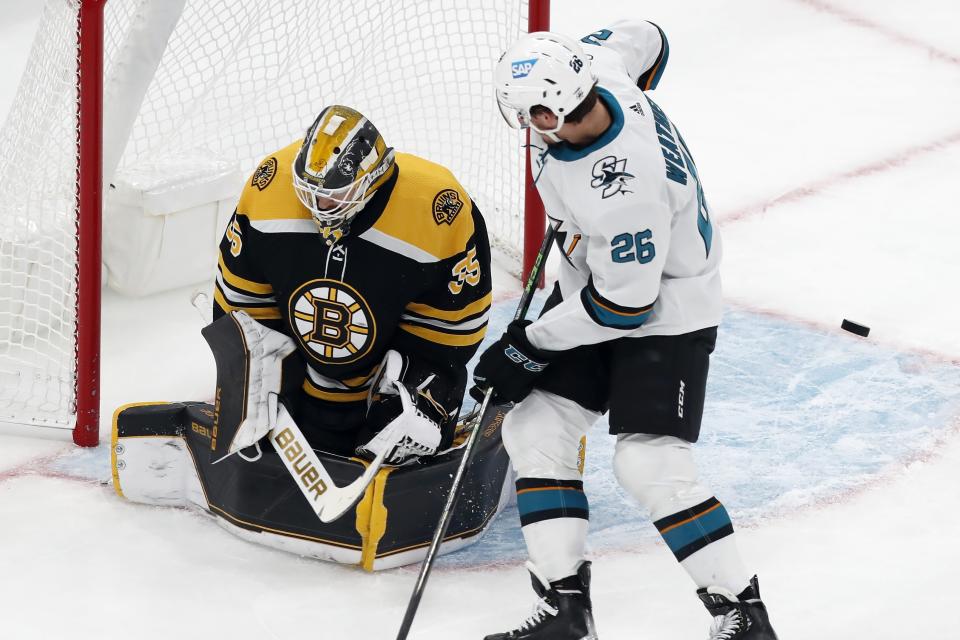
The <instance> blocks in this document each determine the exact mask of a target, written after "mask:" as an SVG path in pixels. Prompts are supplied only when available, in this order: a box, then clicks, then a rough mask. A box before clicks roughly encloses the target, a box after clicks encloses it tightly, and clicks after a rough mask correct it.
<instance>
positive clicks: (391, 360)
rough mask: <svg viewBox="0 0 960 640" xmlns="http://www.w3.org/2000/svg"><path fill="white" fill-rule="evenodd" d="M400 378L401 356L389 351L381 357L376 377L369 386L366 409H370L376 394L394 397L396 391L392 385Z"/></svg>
mask: <svg viewBox="0 0 960 640" xmlns="http://www.w3.org/2000/svg"><path fill="white" fill-rule="evenodd" d="M402 376H403V356H402V355H400V353H399V352H398V351H395V350H393V349H390V350H388V351H387V353H386V355H384V356H383V361H382V362H381V363H380V369H379V370H378V371H377V377H376V378H374V380H373V383H372V384H371V385H370V393H368V394H367V409H369V408H370V405H371V404H372V403H373V401H374V399H375V398H376V396H377V394H382V395H395V394H396V393H397V389H396V387H394V385H393V383H394V382H396V381H398V380H400V378H401V377H402Z"/></svg>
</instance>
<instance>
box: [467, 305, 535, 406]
mask: <svg viewBox="0 0 960 640" xmlns="http://www.w3.org/2000/svg"><path fill="white" fill-rule="evenodd" d="M529 324H530V320H514V321H513V322H511V323H510V326H508V327H507V330H506V331H505V332H504V334H503V335H502V336H500V339H499V340H497V341H496V342H494V343H493V344H492V345H490V347H489V348H488V349H487V350H486V351H484V352H483V354H481V356H480V361H479V362H478V363H477V366H476V368H475V369H474V370H473V382H474V384H475V386H474V387H473V388H471V389H470V395H471V396H473V398H474V400H476V401H477V402H481V401H482V400H483V396H484V394H485V393H486V391H487V389H489V388H490V387H493V389H494V397H493V398H492V400H493V401H494V402H497V403H502V402H504V401H506V402H520V401H521V400H523V399H524V398H526V397H527V396H528V395H530V392H531V391H533V386H534V384H535V383H536V380H537V378H538V377H539V376H540V374H541V373H543V370H544V369H546V368H547V365H548V364H550V360H551V359H552V358H553V356H554V353H553V352H550V351H543V350H541V349H537V348H536V347H535V346H533V345H532V344H530V340H529V339H527V331H526V328H527V325H529Z"/></svg>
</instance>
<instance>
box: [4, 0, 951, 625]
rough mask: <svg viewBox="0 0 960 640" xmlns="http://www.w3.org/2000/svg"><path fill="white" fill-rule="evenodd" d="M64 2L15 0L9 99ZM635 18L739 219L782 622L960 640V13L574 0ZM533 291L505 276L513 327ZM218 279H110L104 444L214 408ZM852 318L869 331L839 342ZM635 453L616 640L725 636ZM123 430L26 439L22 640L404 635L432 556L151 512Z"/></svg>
mask: <svg viewBox="0 0 960 640" xmlns="http://www.w3.org/2000/svg"><path fill="white" fill-rule="evenodd" d="M40 4H41V3H40V2H39V1H38V2H33V3H24V2H22V1H21V0H0V15H3V16H4V20H3V23H2V26H0V55H3V57H4V73H3V74H2V75H0V113H2V112H3V111H4V110H5V109H6V106H7V105H8V104H9V100H10V98H11V95H12V89H13V87H14V86H15V83H16V76H17V75H18V73H19V68H21V66H22V61H23V60H24V59H25V56H26V47H27V46H28V43H29V41H30V37H31V32H32V28H33V24H34V21H35V18H36V15H37V13H38V12H39V5H40ZM620 15H634V16H640V17H643V18H647V19H650V20H653V21H655V22H657V23H658V24H659V25H660V26H661V27H663V28H664V30H665V31H666V32H667V34H668V36H669V38H670V43H671V58H670V63H669V66H668V68H667V70H666V73H665V75H664V79H663V82H662V85H661V88H660V89H658V91H657V101H658V103H660V104H661V105H662V106H663V107H664V109H665V110H666V111H667V112H668V114H669V115H670V116H671V118H672V119H674V120H675V121H676V122H677V124H678V126H679V127H680V128H681V130H682V131H683V133H684V137H685V138H686V139H687V140H688V141H689V142H690V144H691V146H692V151H693V153H694V155H695V156H696V159H697V163H698V167H699V169H700V173H701V174H702V177H703V180H704V183H705V188H706V190H707V196H708V198H709V199H710V202H711V205H712V207H713V212H714V216H715V219H716V220H718V221H719V224H720V228H721V232H722V233H723V235H724V239H725V249H726V251H725V264H724V282H725V290H726V292H727V296H728V300H729V302H730V304H729V305H728V312H727V315H726V317H725V323H724V325H723V328H722V330H721V334H720V340H719V344H718V349H717V352H716V356H715V358H714V360H713V369H712V373H711V380H710V389H709V395H708V401H707V412H706V417H705V420H704V429H703V438H702V440H701V442H700V444H698V446H697V447H696V455H697V457H698V459H699V460H700V462H701V465H702V473H703V476H704V478H705V479H706V480H707V481H708V482H709V483H710V484H711V485H712V486H713V487H714V488H715V489H716V491H717V493H718V495H719V496H720V497H721V499H723V500H724V501H725V502H726V503H727V504H728V505H729V506H730V509H731V511H732V513H733V515H734V518H735V520H736V524H737V527H738V539H739V544H740V547H741V549H742V550H743V552H744V556H745V558H746V560H747V562H748V564H749V565H750V567H751V568H753V569H755V570H756V571H757V572H758V573H759V574H760V578H761V582H762V585H763V590H764V595H765V599H766V600H767V602H768V604H769V606H770V609H771V612H772V613H773V616H774V620H775V621H776V624H777V627H778V630H779V632H780V635H781V637H783V638H785V639H787V638H793V639H794V640H798V639H799V640H803V639H810V640H824V639H833V638H836V639H844V640H846V639H853V638H857V639H859V638H871V640H901V639H902V638H935V639H937V640H941V639H942V640H947V639H952V638H955V637H958V634H957V631H956V621H955V619H954V615H953V612H954V610H955V607H956V601H957V597H956V590H955V589H956V587H955V584H956V575H957V574H958V572H960V545H957V544H956V540H957V539H958V537H960V509H957V508H956V505H957V504H960V472H958V469H960V438H958V437H957V431H958V428H960V420H958V416H960V407H958V396H960V394H958V392H957V390H958V383H960V379H958V378H960V374H958V365H957V363H958V362H960V337H958V336H960V332H957V330H956V327H957V322H956V318H957V316H958V313H960V301H958V296H957V289H958V287H957V282H960V258H958V254H957V251H956V244H957V243H956V239H957V237H958V235H960V218H958V217H957V214H956V203H957V201H958V195H960V194H958V192H957V189H958V182H957V180H956V176H957V175H960V152H958V149H960V111H958V109H957V104H960V82H958V75H960V37H958V36H960V10H958V8H957V5H956V3H954V2H949V1H947V0H917V1H916V2H912V3H902V2H893V1H892V0H887V1H873V0H870V1H867V0H738V1H737V2H733V1H728V2H711V3H703V2H695V1H694V0H678V1H676V2H665V3H659V4H649V3H646V4H641V3H634V2H626V1H622V0H621V1H610V2H605V3H593V4H591V5H590V6H589V7H587V6H586V5H585V4H584V3H583V2H582V0H554V1H553V16H554V25H555V28H556V29H557V30H560V31H564V32H567V33H570V34H579V33H582V32H584V31H585V30H588V29H591V28H593V27H594V26H598V27H599V26H602V25H603V24H604V23H605V22H608V21H609V20H610V19H612V18H614V17H617V16H620ZM477 108H492V104H491V105H478V106H477ZM516 288H517V285H516V283H515V282H510V281H509V280H507V279H506V278H505V277H502V276H500V277H498V278H497V289H498V294H497V295H498V298H500V299H501V300H502V304H501V306H500V307H499V311H498V319H497V321H498V322H499V323H502V322H504V321H505V319H506V318H507V317H509V315H510V312H511V305H512V302H511V300H510V299H509V295H506V294H505V293H504V292H508V293H509V292H511V291H513V292H515V291H516ZM189 298H190V291H186V290H182V291H175V292H170V293H168V294H164V295H163V296H157V297H155V298H150V299H145V300H129V299H122V298H118V297H117V296H114V295H110V294H108V295H107V297H106V302H105V308H104V340H105V343H104V353H103V383H104V384H103V390H102V392H103V406H104V415H103V419H102V423H101V430H102V433H103V434H107V433H108V430H109V419H110V413H111V410H112V408H113V407H115V406H117V405H119V404H121V403H124V402H132V401H143V400H176V399H183V398H197V399H203V398H207V397H209V395H210V388H211V386H212V375H213V364H212V359H211V358H210V357H209V356H208V355H207V353H206V347H205V345H204V343H203V341H202V339H201V338H200V336H199V332H198V331H199V327H200V320H199V317H198V316H197V313H196V311H195V310H194V309H192V307H191V306H190V303H189ZM844 317H849V318H851V319H854V320H857V321H860V322H863V323H866V324H867V325H869V326H871V328H872V331H871V335H870V338H869V339H866V340H864V339H860V338H856V337H854V336H852V335H850V334H846V333H842V332H840V331H839V329H838V327H839V323H840V321H841V319H842V318H844ZM494 333H495V330H494V329H491V334H494ZM491 337H492V336H491ZM612 444H613V442H612V439H611V438H610V437H609V436H607V435H606V434H605V427H604V425H603V424H602V423H601V424H598V425H597V427H596V428H595V429H594V432H592V433H591V434H590V442H589V445H588V461H589V462H588V465H589V466H588V473H587V477H586V484H587V490H588V491H589V493H590V498H591V511H592V524H593V528H592V533H591V537H590V540H589V545H590V548H591V557H592V558H594V559H595V565H594V575H595V579H594V588H593V593H594V601H595V608H596V614H597V619H598V625H599V630H600V634H601V636H602V637H603V638H605V639H606V640H618V639H621V638H623V639H627V638H648V637H649V638H664V639H669V638H678V639H679V638H700V637H703V636H705V635H706V633H705V632H706V628H707V620H706V615H705V614H704V612H703V610H702V607H701V606H700V604H699V602H698V601H697V600H696V599H695V597H694V596H693V590H692V587H693V585H692V584H691V583H690V581H689V579H688V578H687V577H686V575H685V574H684V573H683V572H682V571H681V570H679V569H678V568H677V567H676V563H675V561H674V560H673V558H672V556H671V555H670V554H669V552H668V551H667V550H666V549H665V548H664V547H663V545H662V544H660V543H659V542H657V540H656V536H655V535H654V534H653V532H652V530H651V528H650V527H649V525H648V523H647V522H646V521H645V519H644V516H643V514H642V513H640V512H639V511H638V510H637V509H636V508H635V507H633V505H632V504H630V502H629V500H628V499H627V498H626V497H625V496H624V494H623V493H622V492H621V491H620V490H619V489H618V488H617V487H616V486H615V483H614V482H613V478H612V474H611V472H610V470H609V467H608V465H607V464H606V461H608V460H609V457H610V453H611V449H612ZM106 449H107V447H106V446H103V445H102V446H101V448H100V449H98V450H93V451H79V450H76V449H73V448H72V447H71V446H70V445H65V444H61V443H51V442H49V441H41V440H36V441H34V440H27V439H22V438H14V437H0V525H2V526H0V637H2V638H8V637H9V638H13V639H16V640H21V639H33V638H37V639H40V638H42V639H48V638H77V639H86V638H91V639H93V638H96V639H97V640H100V639H112V638H117V639H122V640H127V639H129V638H142V639H145V640H152V639H154V638H156V639H160V638H170V637H178V638H221V637H222V638H231V640H243V639H245V638H251V639H252V638H258V639H259V638H284V639H286V638H293V637H301V636H303V635H310V636H314V637H320V638H378V639H379V638H391V637H394V636H395V633H396V629H397V627H398V624H399V621H400V619H401V616H402V612H403V608H404V607H405V605H406V600H407V597H408V595H409V592H410V589H411V588H412V585H413V582H414V578H415V568H407V569H400V570H395V571H390V572H385V573H381V574H377V575H367V574H363V573H361V572H359V571H355V570H352V569H346V568H342V567H337V566H333V565H329V564H323V563H319V562H313V561H306V560H303V559H300V558H297V557H294V556H290V555H288V554H284V553H280V552H277V551H272V550H268V549H263V548H260V547H257V546H256V545H252V544H250V543H247V542H244V541H241V540H238V539H236V538H233V537H232V536H230V535H229V534H227V533H225V532H224V531H223V530H221V529H220V528H219V527H218V526H217V525H216V523H215V522H214V521H213V520H211V519H209V518H206V517H203V516H200V515H198V514H195V513H191V512H187V511H183V510H176V509H161V508H149V507H143V506H140V505H132V504H129V503H126V502H124V501H122V500H120V499H118V498H117V497H116V496H115V494H114V493H113V491H112V489H111V488H109V487H108V486H103V485H101V484H100V483H99V481H100V480H101V479H104V478H106V477H107V476H108V475H109V469H108V467H107V462H106V461H107V454H106ZM522 555H523V553H522V546H521V544H520V539H519V532H518V530H517V524H516V519H515V517H514V514H513V513H511V512H508V513H506V514H504V517H502V518H501V519H500V520H499V521H498V522H497V523H496V524H495V526H494V529H493V531H492V532H491V533H490V535H488V536H487V538H486V539H484V540H483V541H482V542H481V543H479V544H478V545H475V546H474V547H472V548H470V549H468V550H466V551H464V552H463V553H461V554H458V555H455V556H450V557H448V558H444V559H443V560H442V562H441V563H440V566H439V567H438V569H437V571H436V572H435V574H434V575H433V577H432V578H431V582H430V585H429V587H428V589H427V593H426V596H425V598H424V601H423V604H422V606H421V611H420V614H419V616H418V619H417V623H416V625H415V627H414V632H413V636H412V637H413V638H417V639H421V638H422V639H425V640H426V639H434V638H436V639H440V638H443V639H445V640H449V639H451V638H456V639H459V638H479V637H482V636H483V635H484V634H485V633H490V632H492V631H498V630H501V629H504V628H506V627H507V626H511V625H513V624H514V623H516V622H518V621H519V620H520V619H521V618H522V616H523V615H524V614H525V613H526V611H527V606H528V602H529V599H530V591H529V587H528V581H527V578H526V576H525V575H524V571H523V569H522V567H521V560H522Z"/></svg>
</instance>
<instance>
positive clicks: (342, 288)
mask: <svg viewBox="0 0 960 640" xmlns="http://www.w3.org/2000/svg"><path fill="white" fill-rule="evenodd" d="M290 321H291V322H292V323H293V326H294V328H295V329H296V334H297V338H298V340H299V341H300V344H301V345H303V346H304V347H305V348H306V350H307V353H309V354H310V355H311V356H313V357H314V358H315V359H316V360H317V362H320V363H322V364H347V363H350V362H355V361H357V360H359V359H360V358H362V357H363V356H365V355H366V354H367V353H368V352H369V351H370V349H371V347H373V343H374V340H375V339H376V335H377V326H376V322H375V320H374V318H373V313H371V311H370V307H369V305H367V302H366V300H364V299H363V296H361V295H360V294H359V293H357V291H356V289H354V288H353V287H351V286H349V285H347V284H344V283H343V282H340V281H338V280H328V279H321V280H311V281H310V282H308V283H306V284H305V285H303V286H301V287H300V288H299V289H297V291H296V292H295V293H294V294H293V295H292V296H290Z"/></svg>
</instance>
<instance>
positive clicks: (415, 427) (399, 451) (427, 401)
mask: <svg viewBox="0 0 960 640" xmlns="http://www.w3.org/2000/svg"><path fill="white" fill-rule="evenodd" d="M403 370H404V358H403V356H401V355H400V354H399V353H398V352H396V351H393V350H390V351H388V352H387V355H386V356H385V357H384V359H383V363H382V364H381V365H380V371H379V373H378V374H377V379H376V380H375V381H374V383H373V384H372V385H371V387H370V395H369V396H368V398H367V427H368V428H369V429H371V430H378V429H379V430H378V431H377V434H376V435H375V436H373V438H371V439H370V441H369V442H367V443H366V444H364V445H361V446H359V447H357V454H358V455H361V456H365V457H370V458H372V457H375V456H377V455H378V454H380V453H381V452H383V451H384V450H385V449H386V450H387V451H388V453H387V457H386V460H385V461H386V462H387V463H389V464H396V465H399V464H406V463H409V462H413V461H414V460H416V459H417V458H419V457H421V456H429V455H433V454H435V453H436V452H437V449H439V447H440V440H441V436H442V433H441V428H440V425H441V424H443V423H445V422H446V421H447V418H448V416H447V413H446V411H444V409H443V407H442V406H441V405H440V404H439V403H438V402H436V401H435V400H434V399H433V398H432V397H431V395H430V391H429V389H428V387H429V385H430V383H431V382H432V381H433V379H434V376H433V375H430V376H428V377H427V378H426V379H425V380H424V381H423V382H421V383H420V384H419V385H417V386H413V385H410V384H407V383H405V382H403V381H402V378H403ZM381 425H382V428H380V427H381Z"/></svg>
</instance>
